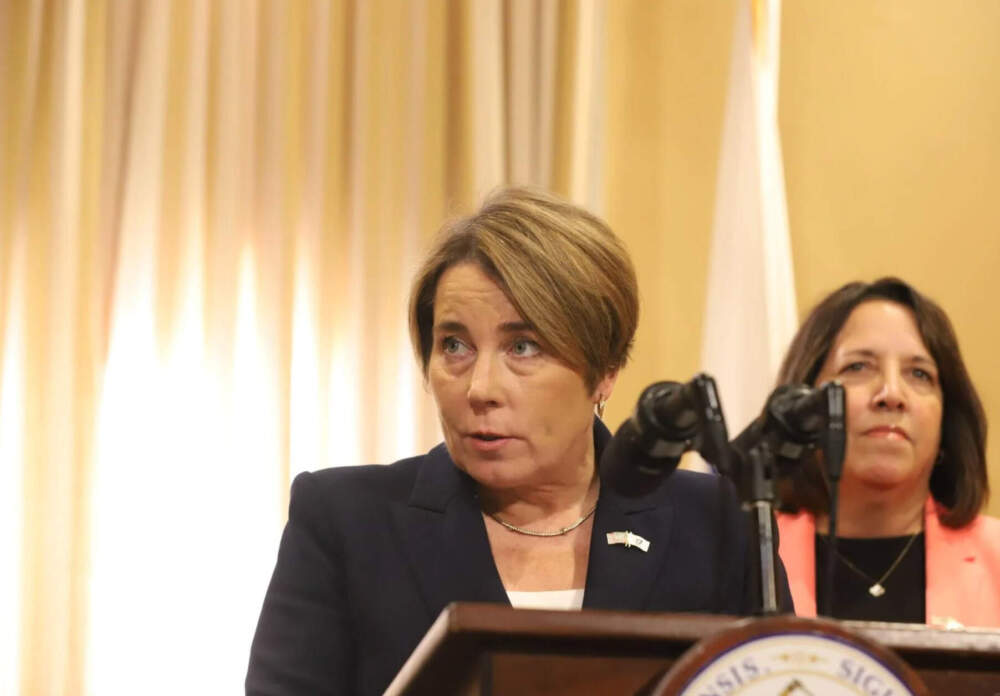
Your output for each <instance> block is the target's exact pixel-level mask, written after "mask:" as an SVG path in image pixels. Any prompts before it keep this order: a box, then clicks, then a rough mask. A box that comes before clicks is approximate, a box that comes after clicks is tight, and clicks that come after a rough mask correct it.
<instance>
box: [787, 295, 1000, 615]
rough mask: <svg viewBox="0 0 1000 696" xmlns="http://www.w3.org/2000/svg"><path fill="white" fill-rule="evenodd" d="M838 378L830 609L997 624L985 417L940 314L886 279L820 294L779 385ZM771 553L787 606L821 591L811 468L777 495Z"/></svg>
mask: <svg viewBox="0 0 1000 696" xmlns="http://www.w3.org/2000/svg"><path fill="white" fill-rule="evenodd" d="M834 379H836V380H840V382H841V383H842V384H843V385H844V388H845V392H846V407H847V453H846V456H845V459H844V469H843V478H842V481H841V485H840V493H839V504H838V506H837V507H838V523H837V537H838V539H837V547H836V552H835V553H836V556H835V559H834V563H835V569H834V573H835V574H834V590H835V591H834V595H833V607H832V614H833V616H834V617H837V618H843V619H861V620H873V621H900V622H911V623H925V622H926V623H929V624H934V625H940V626H956V622H957V624H961V625H965V626H1000V520H996V519H993V518H989V517H985V516H983V515H980V514H979V511H980V509H981V508H982V505H983V503H984V502H985V500H986V496H987V493H988V484H987V475H986V418H985V416H984V414H983V408H982V406H981V404H980V401H979V397H978V396H977V394H976V390H975V387H974V386H973V385H972V381H971V380H970V379H969V375H968V372H967V371H966V369H965V364H964V362H963V361H962V355H961V353H960V352H959V349H958V341H957V339H956V338H955V333H954V331H953V329H952V326H951V322H950V321H949V320H948V317H947V316H946V315H945V313H944V311H943V310H942V309H941V308H940V307H939V306H938V305H937V304H936V303H934V302H933V301H932V300H930V299H928V298H927V297H924V296H923V295H921V294H920V293H919V292H917V291H916V290H915V289H913V288H912V287H910V286H909V285H907V284H906V283H904V282H902V281H901V280H898V279H894V278H884V279H882V280H878V281H876V282H874V283H871V284H866V283H850V284H848V285H845V286H844V287H842V288H840V289H839V290H837V291H836V292H834V293H832V294H831V295H829V296H828V297H827V298H826V299H824V300H823V301H822V302H820V303H819V304H818V305H817V306H816V308H815V309H813V311H812V313H811V314H810V315H809V317H808V318H807V319H806V320H805V322H804V323H803V324H802V327H801V328H800V329H799V331H798V334H797V335H796V336H795V339H794V340H793V341H792V344H791V347H790V348H789V350H788V353H787V355H786V356H785V360H784V363H783V365H782V368H781V370H780V374H779V377H778V383H779V384H797V383H805V384H812V385H820V384H823V383H825V382H828V381H830V380H834ZM782 498H783V501H784V505H785V506H787V507H788V508H789V509H791V510H793V511H794V514H780V515H778V526H779V530H780V533H781V551H780V554H781V557H782V560H783V561H784V564H785V568H786V569H787V571H788V579H789V584H790V586H791V589H792V595H793V597H794V600H795V610H796V613H798V614H799V615H804V616H815V615H816V610H817V605H818V606H819V607H820V609H821V610H822V609H823V608H824V607H825V606H827V605H826V604H825V602H826V600H827V598H828V593H829V591H830V589H829V588H828V587H827V586H826V578H825V576H826V571H825V568H826V563H827V557H828V556H829V555H830V553H831V547H830V545H829V539H828V536H827V532H828V521H829V518H828V515H827V512H828V509H829V496H828V490H827V487H826V484H825V479H824V477H823V476H822V475H821V474H820V473H819V469H818V467H816V466H806V467H803V468H802V469H800V470H799V475H798V476H797V477H795V478H793V479H792V480H791V481H790V482H788V487H787V490H785V491H784V492H783V495H782Z"/></svg>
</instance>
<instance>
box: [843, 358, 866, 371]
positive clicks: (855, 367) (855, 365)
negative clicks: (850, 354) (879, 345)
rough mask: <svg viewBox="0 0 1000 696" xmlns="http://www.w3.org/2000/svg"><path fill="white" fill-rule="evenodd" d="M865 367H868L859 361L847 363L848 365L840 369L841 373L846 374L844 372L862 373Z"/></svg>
mask: <svg viewBox="0 0 1000 696" xmlns="http://www.w3.org/2000/svg"><path fill="white" fill-rule="evenodd" d="M865 367H867V365H866V364H865V363H863V362H861V361H860V360H857V361H855V362H852V363H847V364H846V365H844V366H843V367H842V368H841V369H840V371H841V373H844V372H861V371H862V370H863V369H865Z"/></svg>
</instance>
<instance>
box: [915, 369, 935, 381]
mask: <svg viewBox="0 0 1000 696" xmlns="http://www.w3.org/2000/svg"><path fill="white" fill-rule="evenodd" d="M913 376H914V377H916V378H917V379H922V380H924V381H925V382H930V383H931V384H933V383H934V375H932V374H931V373H930V372H928V371H927V370H925V369H923V368H920V367H915V368H913Z"/></svg>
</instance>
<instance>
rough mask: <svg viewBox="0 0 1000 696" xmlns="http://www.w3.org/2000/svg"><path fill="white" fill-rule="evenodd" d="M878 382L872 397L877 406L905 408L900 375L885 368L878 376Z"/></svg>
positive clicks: (890, 408) (899, 409)
mask: <svg viewBox="0 0 1000 696" xmlns="http://www.w3.org/2000/svg"><path fill="white" fill-rule="evenodd" d="M879 379H880V383H879V385H878V387H877V391H876V392H875V395H874V397H873V402H874V404H875V406H876V407H877V408H883V409H888V410H892V411H901V410H904V409H905V408H906V394H905V392H904V389H903V380H902V375H900V374H899V373H898V372H897V371H895V370H886V371H884V372H882V374H881V376H880V377H879Z"/></svg>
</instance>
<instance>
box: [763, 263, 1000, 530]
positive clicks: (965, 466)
mask: <svg viewBox="0 0 1000 696" xmlns="http://www.w3.org/2000/svg"><path fill="white" fill-rule="evenodd" d="M871 300H888V301H890V302H895V303H897V304H899V305H902V306H904V307H906V308H908V309H909V310H910V311H912V312H913V316H914V318H915V319H916V323H917V329H918V330H919V331H920V337H921V338H922V339H923V342H924V345H925V346H926V347H927V350H928V351H929V352H930V354H931V357H932V358H934V362H935V363H936V364H937V368H938V376H939V380H940V384H941V393H942V400H943V407H944V410H943V412H942V415H941V451H940V459H939V461H938V463H937V464H936V465H935V467H934V470H933V471H932V473H931V480H930V489H931V494H932V495H933V496H934V499H935V500H936V501H937V502H938V503H939V504H941V505H942V506H943V507H944V508H945V511H944V512H943V513H942V514H941V515H940V518H941V522H942V523H943V524H945V525H946V526H949V527H962V526H964V525H966V524H968V523H969V522H971V521H972V520H973V518H974V517H975V516H976V515H977V514H978V513H979V510H980V509H981V508H982V506H983V504H984V503H985V501H986V499H987V497H988V496H989V481H988V478H987V472H986V415H985V413H984V412H983V406H982V403H981V402H980V400H979V395H978V394H977V393H976V388H975V387H974V386H973V384H972V380H971V379H970V378H969V373H968V371H967V370H966V368H965V362H964V361H963V360H962V354H961V352H960V351H959V348H958V339H957V338H956V336H955V331H954V329H953V328H952V325H951V321H949V319H948V315H947V314H945V313H944V310H943V309H941V307H940V306H938V304H937V303H936V302H934V301H933V300H931V299H929V298H927V297H925V296H923V295H921V294H920V293H919V292H917V290H916V289H914V288H913V287H912V286H910V285H908V284H907V283H905V282H903V281H902V280H900V279H898V278H881V279H879V280H876V281H875V282H873V283H860V282H856V283H848V284H847V285H845V286H843V287H842V288H840V289H839V290H836V291H835V292H833V293H831V294H830V295H828V296H827V297H826V298H825V299H824V300H823V301H821V302H820V303H819V304H818V305H816V307H815V308H813V310H812V312H810V313H809V316H808V317H807V318H806V320H805V321H804V322H803V323H802V326H801V327H799V330H798V333H796V334H795V338H794V339H793V340H792V343H791V345H790V346H789V348H788V352H787V353H786V354H785V359H784V361H783V362H782V365H781V369H780V371H779V373H778V384H779V385H780V384H810V385H814V384H815V383H816V377H817V376H818V375H819V372H820V370H821V369H822V367H823V364H824V363H825V362H826V358H827V354H828V353H829V351H830V348H831V347H832V346H833V343H834V341H835V340H836V338H837V334H839V333H840V329H841V328H842V327H843V325H844V323H845V322H846V321H847V319H848V317H849V316H850V315H851V312H853V311H854V309H855V307H857V306H858V305H860V304H861V303H863V302H867V301H871ZM783 488H785V490H783V491H782V503H783V507H785V508H786V509H792V510H795V509H799V508H804V509H806V510H809V511H811V512H813V513H824V512H826V510H827V507H828V506H829V498H828V494H827V488H826V486H825V485H824V482H823V479H822V475H821V474H820V471H819V467H818V465H817V463H816V462H815V461H814V462H812V463H811V464H810V465H807V466H803V467H801V468H800V470H799V472H797V474H796V475H795V476H794V477H793V478H792V479H791V480H790V481H789V482H787V483H786V484H785V486H783Z"/></svg>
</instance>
